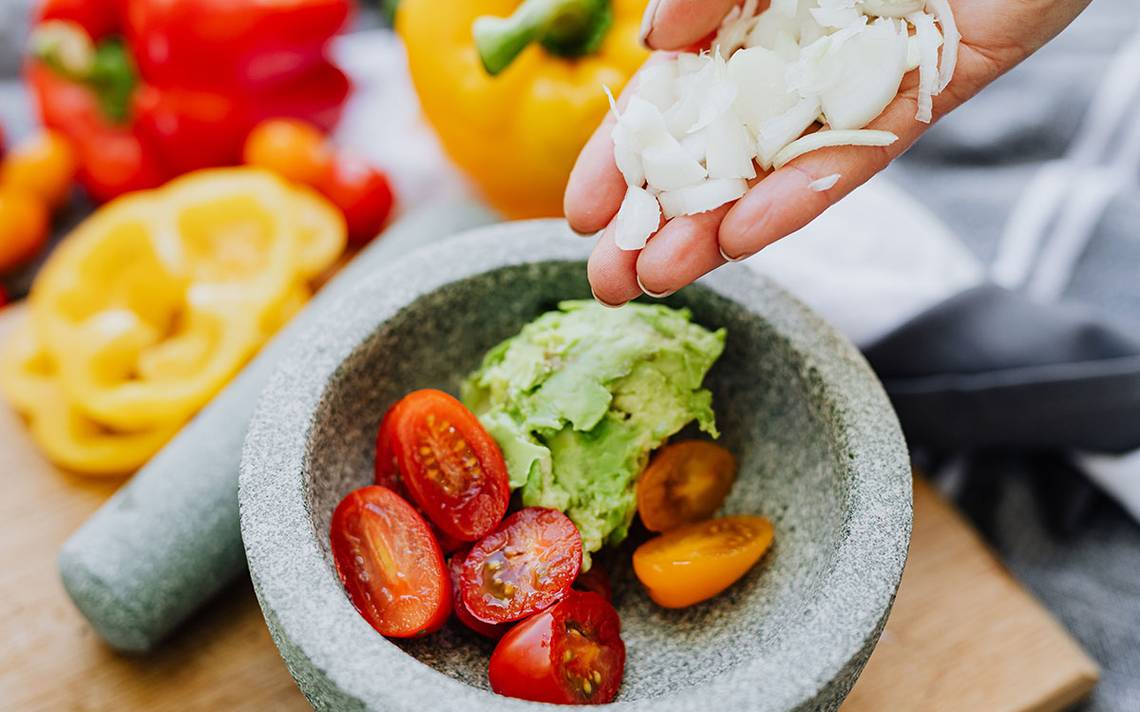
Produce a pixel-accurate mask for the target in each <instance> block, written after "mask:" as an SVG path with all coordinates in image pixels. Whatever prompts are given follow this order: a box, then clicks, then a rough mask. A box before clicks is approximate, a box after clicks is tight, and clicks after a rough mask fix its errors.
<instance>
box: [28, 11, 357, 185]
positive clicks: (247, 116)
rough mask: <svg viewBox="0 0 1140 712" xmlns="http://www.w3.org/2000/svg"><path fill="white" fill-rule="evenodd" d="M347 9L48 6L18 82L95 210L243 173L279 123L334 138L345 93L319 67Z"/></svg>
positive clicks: (337, 76)
mask: <svg viewBox="0 0 1140 712" xmlns="http://www.w3.org/2000/svg"><path fill="white" fill-rule="evenodd" d="M350 11H351V8H350V0H45V1H44V2H43V3H42V4H41V6H40V9H39V14H38V21H37V24H36V26H35V29H34V30H33V33H32V43H31V44H32V57H31V59H30V61H29V63H28V68H27V78H28V82H29V85H30V86H31V88H32V90H33V93H34V95H35V97H36V99H37V102H38V104H39V109H40V114H41V118H42V120H43V122H44V124H45V125H46V126H48V127H51V128H54V129H56V130H58V131H61V132H63V133H64V134H66V135H67V136H68V137H69V138H70V139H71V140H72V142H73V143H74V144H75V147H76V151H77V155H78V156H79V160H80V181H81V182H82V183H83V185H84V187H85V188H86V189H87V191H88V192H89V193H90V194H91V195H92V197H93V198H95V199H96V200H100V201H102V200H108V199H110V198H113V197H115V196H117V195H120V194H122V193H125V192H128V191H131V190H138V189H142V188H150V187H154V186H156V185H160V184H161V183H164V182H165V181H167V180H169V179H170V178H173V177H175V176H177V175H180V174H182V173H185V172H187V171H191V170H196V169H198V168H206V167H211V166H220V165H230V164H235V163H238V162H239V161H240V158H241V148H242V144H243V143H244V141H245V138H246V136H247V135H248V134H249V132H250V130H251V129H252V128H253V127H254V126H256V125H257V124H258V123H259V122H261V121H263V120H265V119H267V118H274V117H287V118H296V119H302V120H305V121H308V122H310V123H312V124H315V125H316V126H318V127H320V128H321V129H323V130H326V131H328V130H330V129H331V128H332V127H333V126H334V125H335V124H336V123H337V121H338V120H339V119H340V115H341V111H342V109H343V106H344V103H345V101H346V99H347V98H348V95H349V93H350V91H351V84H350V82H349V80H348V77H347V76H345V74H344V72H342V71H341V70H340V69H339V68H338V67H337V66H336V65H335V64H333V63H332V62H331V61H330V60H329V59H328V56H327V49H328V44H329V41H330V40H331V39H332V37H333V36H334V35H335V34H336V33H337V32H338V31H340V29H341V28H343V27H344V25H345V24H346V23H347V22H348V19H349V16H350Z"/></svg>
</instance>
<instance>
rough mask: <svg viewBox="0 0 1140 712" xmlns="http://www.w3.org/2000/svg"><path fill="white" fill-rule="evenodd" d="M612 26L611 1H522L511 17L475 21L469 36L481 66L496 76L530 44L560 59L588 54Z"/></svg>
mask: <svg viewBox="0 0 1140 712" xmlns="http://www.w3.org/2000/svg"><path fill="white" fill-rule="evenodd" d="M612 23H613V9H612V7H611V5H610V0H523V3H522V4H521V5H519V7H518V9H517V10H515V12H514V14H513V15H511V16H510V17H490V16H484V17H480V18H478V19H476V20H475V23H474V25H473V26H472V33H473V34H474V36H475V47H476V49H477V50H478V51H479V58H480V59H482V61H483V66H484V67H485V68H486V69H487V73H488V74H490V75H491V76H495V75H498V74H499V73H501V72H502V71H504V70H505V69H506V68H507V67H509V66H510V65H511V63H512V62H514V61H515V59H516V58H517V57H518V56H519V55H520V54H522V52H523V50H525V49H526V48H527V47H529V46H530V45H531V43H533V42H539V43H541V44H542V46H543V47H544V48H546V50H547V51H549V52H551V53H552V54H555V55H557V56H560V57H582V56H585V55H588V54H591V53H592V52H594V51H595V50H597V48H598V46H599V45H600V44H601V43H602V40H603V39H605V35H606V31H607V30H609V28H610V25H611V24H612Z"/></svg>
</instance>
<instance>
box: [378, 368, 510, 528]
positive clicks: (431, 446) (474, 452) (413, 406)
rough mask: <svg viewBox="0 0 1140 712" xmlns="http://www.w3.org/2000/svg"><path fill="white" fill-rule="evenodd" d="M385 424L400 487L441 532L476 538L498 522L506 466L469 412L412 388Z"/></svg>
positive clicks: (506, 489) (506, 494) (440, 395)
mask: <svg viewBox="0 0 1140 712" xmlns="http://www.w3.org/2000/svg"><path fill="white" fill-rule="evenodd" d="M391 428H392V437H391V442H392V443H393V444H394V445H395V450H396V461H397V463H398V465H399V469H400V477H401V479H402V480H403V481H404V486H405V487H407V488H408V492H409V493H411V495H412V499H413V500H414V501H415V503H416V504H418V505H419V506H420V508H421V509H423V511H424V513H426V514H427V516H428V517H429V518H430V519H431V521H432V523H433V524H435V525H436V526H437V527H438V528H439V530H440V531H441V532H443V533H444V534H446V535H448V536H450V537H454V538H455V539H459V540H462V541H476V540H477V539H479V538H481V537H483V536H484V535H486V534H487V532H489V531H491V530H492V529H494V528H495V526H496V525H498V524H499V522H500V521H502V519H503V515H504V514H506V512H507V504H508V502H509V500H510V497H511V487H510V482H509V480H508V479H507V465H506V463H505V462H504V461H503V453H502V452H501V451H500V450H499V446H498V444H497V443H496V442H495V440H494V438H492V437H491V436H490V435H489V434H488V433H487V431H486V430H485V429H484V428H483V425H482V424H481V423H480V422H479V419H478V418H476V417H475V414H474V413H472V412H471V411H469V410H467V408H466V407H464V405H463V404H462V403H460V402H459V401H457V400H455V399H454V398H452V397H451V396H449V395H448V394H446V393H444V392H443V391H436V390H422V391H415V392H414V393H411V394H410V395H408V396H406V397H405V398H404V399H403V400H401V401H400V402H399V403H397V404H396V406H395V412H394V413H393V420H392V425H391Z"/></svg>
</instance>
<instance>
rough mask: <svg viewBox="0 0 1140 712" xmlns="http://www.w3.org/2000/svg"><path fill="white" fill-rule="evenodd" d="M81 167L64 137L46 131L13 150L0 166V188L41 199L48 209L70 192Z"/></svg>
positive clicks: (63, 199) (57, 204)
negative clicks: (1, 186) (22, 192)
mask: <svg viewBox="0 0 1140 712" xmlns="http://www.w3.org/2000/svg"><path fill="white" fill-rule="evenodd" d="M77 168H78V166H77V164H76V159H75V151H74V150H73V149H72V147H71V144H70V143H69V142H68V141H67V139H65V138H64V137H63V136H62V135H60V134H58V133H55V132H53V131H45V132H43V133H41V134H39V135H37V136H35V137H34V138H32V139H30V140H28V141H25V142H23V143H21V144H19V145H18V146H16V147H14V148H13V149H12V150H11V151H10V152H9V153H8V155H7V156H5V157H4V162H3V164H2V165H0V185H3V186H5V187H8V188H13V189H16V190H21V191H24V192H26V193H30V194H32V195H35V196H38V197H39V198H40V200H42V201H44V202H45V203H47V205H48V206H49V207H52V208H55V207H58V206H59V205H60V204H61V203H63V202H64V201H65V200H66V199H67V196H68V195H69V194H70V193H71V184H72V182H73V181H74V180H75V172H76V170H77Z"/></svg>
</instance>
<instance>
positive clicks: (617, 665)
mask: <svg viewBox="0 0 1140 712" xmlns="http://www.w3.org/2000/svg"><path fill="white" fill-rule="evenodd" d="M624 670H625V643H624V642H622V639H621V621H620V620H619V619H618V614H617V611H615V610H614V607H613V606H611V605H610V604H609V603H607V602H606V600H605V599H604V598H602V597H601V596H599V595H598V594H596V593H588V592H585V591H571V592H570V593H569V594H568V595H567V596H566V598H565V599H563V600H562V601H560V602H559V603H557V604H555V605H554V606H552V607H551V608H548V609H546V610H545V611H543V612H542V613H539V614H538V615H536V616H535V617H533V618H531V619H530V620H528V621H524V622H522V623H519V624H518V625H517V626H515V627H514V628H512V629H511V630H510V632H508V633H507V634H506V635H505V636H503V639H502V640H501V641H499V644H498V646H496V647H495V652H493V653H492V654H491V666H490V669H489V671H488V676H489V678H490V681H491V689H492V690H494V691H495V692H497V693H498V694H500V695H506V696H508V697H517V698H520V699H524V700H531V701H534V702H550V703H554V704H605V703H607V702H611V701H612V700H613V699H614V697H615V696H616V695H617V692H618V688H620V687H621V679H622V673H623V672H624Z"/></svg>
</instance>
